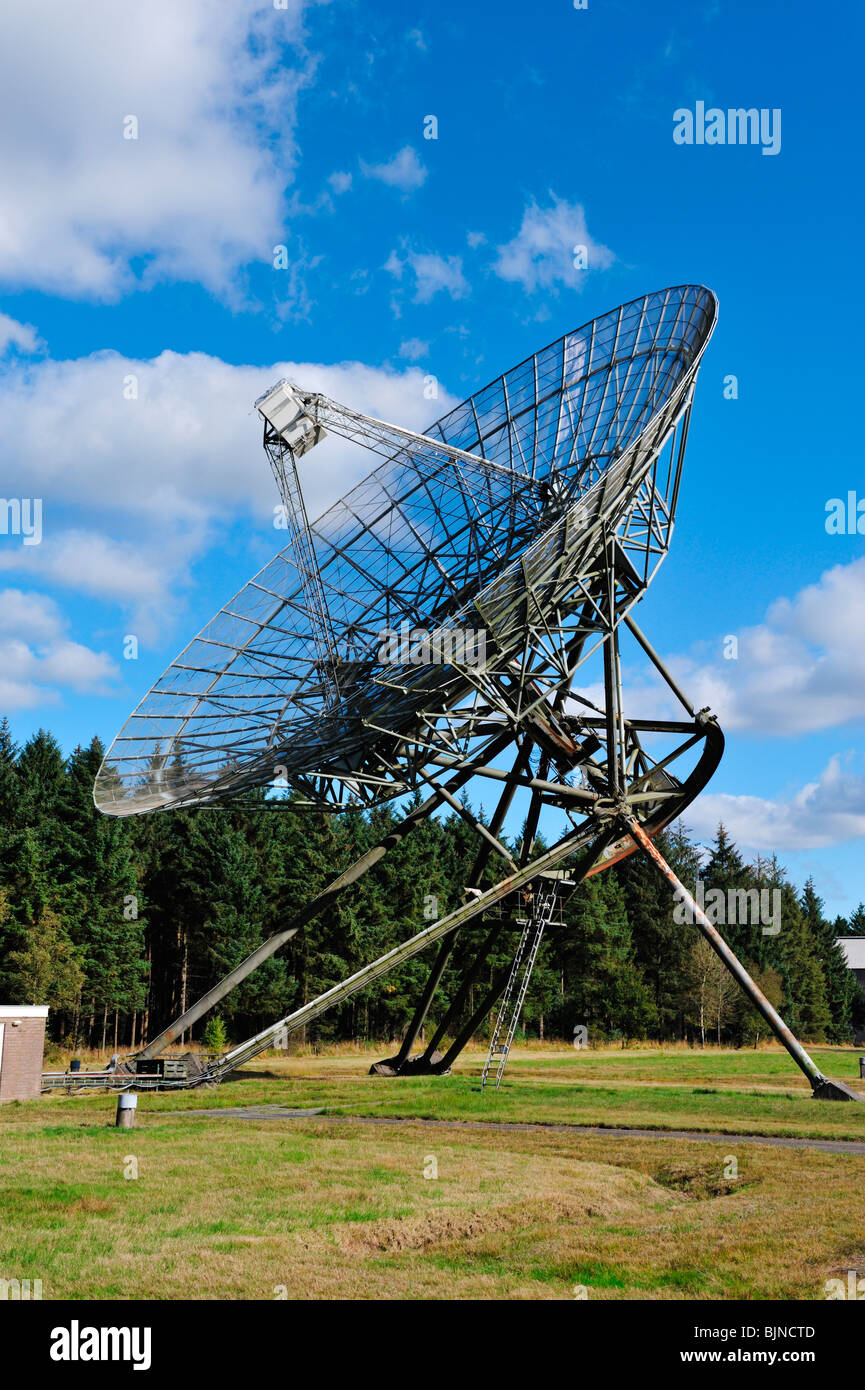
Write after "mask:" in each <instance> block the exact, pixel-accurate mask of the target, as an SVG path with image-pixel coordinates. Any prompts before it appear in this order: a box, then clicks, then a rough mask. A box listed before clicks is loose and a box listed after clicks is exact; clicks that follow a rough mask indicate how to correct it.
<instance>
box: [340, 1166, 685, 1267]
mask: <svg viewBox="0 0 865 1390" xmlns="http://www.w3.org/2000/svg"><path fill="white" fill-rule="evenodd" d="M560 1176H561V1175H560ZM568 1176H569V1178H570V1185H571V1186H573V1184H574V1182H576V1185H577V1186H578V1187H580V1188H582V1189H583V1191H582V1193H581V1194H579V1195H573V1194H571V1195H569V1196H563V1195H558V1194H556V1193H552V1192H550V1193H545V1194H543V1195H539V1196H537V1197H534V1198H529V1199H528V1200H525V1201H517V1202H499V1203H491V1204H490V1205H488V1206H486V1207H479V1206H477V1205H474V1206H473V1207H471V1208H470V1209H469V1210H468V1211H466V1210H465V1209H463V1210H460V1209H454V1208H449V1209H446V1210H443V1211H427V1212H425V1213H423V1214H422V1215H418V1216H416V1217H413V1218H410V1219H407V1220H405V1219H404V1220H391V1219H389V1220H384V1221H374V1222H371V1223H370V1224H369V1225H367V1226H366V1228H365V1229H363V1230H353V1231H348V1232H345V1233H344V1234H342V1236H341V1237H340V1240H339V1244H340V1248H341V1249H342V1250H343V1251H344V1252H345V1253H347V1254H350V1253H372V1252H376V1253H379V1254H393V1253H395V1252H400V1251H409V1250H423V1251H426V1250H434V1249H437V1248H442V1249H444V1248H447V1247H448V1246H450V1245H453V1244H454V1242H457V1241H459V1242H463V1241H467V1240H476V1239H479V1240H488V1239H489V1238H490V1237H491V1236H496V1235H500V1236H506V1235H508V1234H510V1233H514V1232H520V1231H525V1230H531V1229H534V1228H537V1227H542V1228H550V1229H555V1228H556V1227H559V1228H562V1227H566V1226H574V1225H580V1226H585V1225H586V1223H587V1222H588V1221H591V1222H602V1223H607V1222H609V1221H610V1220H611V1219H613V1218H615V1217H621V1216H628V1215H634V1214H635V1213H636V1212H644V1211H646V1210H647V1209H649V1208H653V1209H657V1208H659V1207H662V1208H663V1207H672V1206H674V1205H675V1203H676V1201H677V1200H680V1198H679V1195H678V1194H676V1195H675V1196H674V1195H673V1194H671V1193H669V1192H667V1191H665V1190H664V1189H663V1188H662V1187H659V1186H658V1185H657V1184H656V1183H655V1182H654V1181H653V1180H652V1179H651V1178H648V1177H646V1176H645V1175H644V1174H642V1173H636V1172H633V1171H632V1170H629V1169H612V1168H607V1167H605V1166H604V1165H600V1164H591V1163H586V1164H579V1165H577V1167H576V1171H574V1172H572V1173H571V1174H569V1175H568Z"/></svg>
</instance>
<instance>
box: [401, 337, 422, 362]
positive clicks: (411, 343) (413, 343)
mask: <svg viewBox="0 0 865 1390" xmlns="http://www.w3.org/2000/svg"><path fill="white" fill-rule="evenodd" d="M399 355H400V357H407V358H408V360H409V362H417V361H418V360H419V359H420V358H421V357H428V356H429V343H427V342H425V341H424V340H423V339H422V338H406V340H405V342H404V343H400V345H399Z"/></svg>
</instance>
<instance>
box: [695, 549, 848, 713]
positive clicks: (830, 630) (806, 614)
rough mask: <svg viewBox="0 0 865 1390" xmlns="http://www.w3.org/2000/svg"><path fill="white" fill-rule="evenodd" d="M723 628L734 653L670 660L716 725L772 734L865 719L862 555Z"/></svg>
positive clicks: (719, 644) (834, 567)
mask: <svg viewBox="0 0 865 1390" xmlns="http://www.w3.org/2000/svg"><path fill="white" fill-rule="evenodd" d="M729 635H730V636H735V637H736V640H737V642H738V657H737V659H735V660H723V659H720V660H715V661H714V662H712V663H711V664H705V663H704V662H701V661H698V660H696V659H695V658H693V657H688V658H680V659H679V660H678V661H674V662H673V663H671V667H672V669H674V671H675V673H676V675H677V676H678V677H679V679H680V680H681V681H682V682H683V683H684V685H685V688H686V689H687V690H688V691H689V692H690V694H691V695H692V697H693V698H694V700H695V701H696V702H697V704H698V705H706V704H708V705H710V706H711V708H712V709H713V710H714V711H715V712H716V714H717V715H718V717H719V719H720V722H721V724H722V726H723V727H725V728H728V729H730V730H739V731H743V732H748V733H755V734H761V735H773V736H779V735H795V734H803V733H815V732H817V731H819V730H821V729H831V728H838V727H840V726H842V725H844V724H850V723H853V722H854V721H856V720H862V719H865V558H861V559H858V560H853V561H851V562H850V563H849V564H847V565H835V566H833V568H832V569H829V570H826V572H825V573H824V574H822V575H821V576H820V578H819V580H818V581H817V583H816V584H809V585H807V586H806V587H805V588H804V589H800V590H799V592H798V593H797V594H795V595H794V597H793V598H792V599H788V598H780V599H778V600H777V601H776V602H775V603H773V604H772V605H771V607H770V608H769V609H768V611H767V613H766V616H765V618H764V620H763V622H762V623H758V624H757V625H755V626H754V627H749V628H744V629H742V630H741V631H740V632H739V633H731V634H729ZM718 646H719V648H720V646H721V643H720V640H719V643H718Z"/></svg>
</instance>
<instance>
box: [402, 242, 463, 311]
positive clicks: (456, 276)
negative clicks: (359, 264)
mask: <svg viewBox="0 0 865 1390" xmlns="http://www.w3.org/2000/svg"><path fill="white" fill-rule="evenodd" d="M406 267H408V270H409V272H410V275H411V276H412V278H413V281H414V303H415V304H429V302H430V300H431V299H433V298H434V297H435V295H437V294H438V293H439V292H440V291H442V292H444V293H445V294H449V295H450V297H451V299H464V298H465V296H466V295H467V294H468V293H469V282H468V280H467V279H466V277H465V276H464V275H463V263H462V259H461V257H459V256H439V255H438V254H437V253H436V252H434V251H411V250H409V251H405V252H404V254H403V255H402V256H400V254H399V252H398V251H391V253H390V255H389V256H388V258H387V260H386V261H385V263H384V266H383V267H382V268H383V269H384V270H386V271H387V272H388V273H389V274H390V275H392V276H393V277H394V279H395V280H399V281H400V282H401V281H402V279H403V275H404V272H405V270H406Z"/></svg>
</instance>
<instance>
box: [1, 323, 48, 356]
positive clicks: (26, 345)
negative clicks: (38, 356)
mask: <svg viewBox="0 0 865 1390" xmlns="http://www.w3.org/2000/svg"><path fill="white" fill-rule="evenodd" d="M10 347H11V348H15V349H16V350H17V351H18V352H20V353H23V354H24V355H25V356H32V355H33V354H34V353H37V352H42V351H43V350H44V347H45V345H44V343H43V342H42V340H41V339H40V337H39V334H38V333H37V332H36V329H35V328H34V327H33V325H32V324H31V323H19V322H18V320H17V319H10V317H9V315H8V314H0V352H6V351H7V350H8V349H9V348H10Z"/></svg>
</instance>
